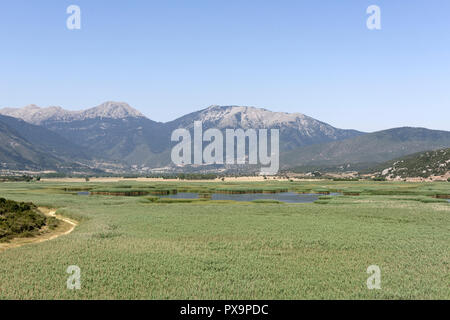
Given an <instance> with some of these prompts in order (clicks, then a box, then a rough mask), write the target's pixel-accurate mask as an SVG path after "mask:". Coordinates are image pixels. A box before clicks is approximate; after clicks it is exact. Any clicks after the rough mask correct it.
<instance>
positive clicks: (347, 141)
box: [0, 102, 450, 172]
mask: <svg viewBox="0 0 450 320" xmlns="http://www.w3.org/2000/svg"><path fill="white" fill-rule="evenodd" d="M194 121H202V123H203V128H204V129H208V128H218V129H221V130H225V129H226V128H242V129H248V128H253V129H261V128H267V129H274V128H275V129H279V130H280V151H281V157H280V161H281V166H282V167H284V168H290V167H296V166H302V165H311V164H316V165H338V164H348V163H352V164H354V163H366V162H370V163H382V162H384V161H388V160H391V159H394V158H396V157H400V156H404V155H408V154H412V153H415V152H419V151H425V150H433V149H438V148H446V147H450V132H448V131H437V130H429V129H424V128H410V127H404V128H395V129H390V130H384V131H379V132H375V133H364V132H360V131H357V130H349V129H339V128H335V127H333V126H331V125H329V124H327V123H324V122H321V121H319V120H316V119H313V118H311V117H308V116H306V115H304V114H301V113H284V112H272V111H269V110H266V109H261V108H255V107H245V106H216V105H214V106H210V107H208V108H205V109H203V110H200V111H197V112H193V113H190V114H187V115H185V116H182V117H180V118H178V119H175V120H173V121H170V122H166V123H162V122H156V121H153V120H151V119H148V118H147V117H145V116H144V115H143V114H142V113H140V112H139V111H137V110H136V109H134V108H132V107H131V106H129V105H128V104H126V103H123V102H105V103H103V104H101V105H99V106H97V107H94V108H89V109H86V110H83V111H68V110H64V109H63V108H61V107H47V108H40V107H38V106H36V105H29V106H26V107H23V108H3V109H0V152H1V154H0V162H1V169H3V170H8V169H10V170H55V171H71V172H73V171H89V170H100V169H101V170H107V171H111V170H112V171H148V170H151V169H152V168H161V167H166V169H167V168H168V169H167V170H170V166H171V161H170V151H171V148H172V146H173V145H174V144H175V143H174V142H171V141H170V137H171V132H172V131H173V130H174V129H177V128H187V129H192V128H193V124H194Z"/></svg>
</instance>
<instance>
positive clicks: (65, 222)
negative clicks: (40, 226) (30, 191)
mask: <svg viewBox="0 0 450 320" xmlns="http://www.w3.org/2000/svg"><path fill="white" fill-rule="evenodd" d="M39 211H41V212H42V213H43V214H45V215H46V216H49V217H55V218H56V219H58V220H60V221H61V222H62V223H61V225H60V226H58V228H56V230H53V231H50V232H46V233H43V234H40V235H38V236H36V237H30V238H15V239H12V240H11V241H10V242H5V243H0V252H3V251H5V250H7V249H12V248H18V247H21V246H23V245H27V244H32V243H40V242H44V241H48V240H53V239H55V238H58V237H60V236H64V235H67V234H69V233H71V232H72V231H73V230H74V229H75V227H76V226H77V225H78V223H77V222H76V221H74V220H71V219H68V218H64V217H62V216H59V215H57V214H56V210H53V209H47V208H39Z"/></svg>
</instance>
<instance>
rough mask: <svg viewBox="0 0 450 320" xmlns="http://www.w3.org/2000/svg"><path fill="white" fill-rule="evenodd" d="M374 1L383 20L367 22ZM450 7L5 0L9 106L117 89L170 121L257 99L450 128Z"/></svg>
mask: <svg viewBox="0 0 450 320" xmlns="http://www.w3.org/2000/svg"><path fill="white" fill-rule="evenodd" d="M71 4H76V5H78V6H79V7H80V8H81V30H68V29H67V27H66V19H67V18H68V16H69V15H68V14H67V13H66V9H67V7H68V6H69V5H71ZM372 4H375V5H378V6H379V7H380V8H381V27H382V29H381V30H368V29H367V27H366V19H367V17H368V15H367V14H366V9H367V7H368V6H369V5H372ZM449 17H450V1H448V0H370V1H366V0H339V1H337V0H308V1H306V0H305V1H302V0H292V1H287V0H286V1H284V0H277V1H275V0H271V1H265V0H257V1H255V0H227V1H219V0H183V1H174V0H159V1H151V0H142V1H139V0H129V1H112V0H71V1H65V0H58V1H55V0H39V1H35V0H27V1H24V0H14V1H12V0H10V1H6V0H4V1H1V2H0V107H7V106H8V107H19V106H20V107H21V106H24V105H27V104H32V103H33V104H37V105H40V106H49V105H59V106H62V107H63V108H66V109H70V110H79V109H85V108H88V107H93V106H96V105H98V104H100V103H102V102H104V101H107V100H115V101H125V102H128V103H129V104H130V105H131V106H133V107H135V108H137V109H138V110H140V111H141V112H143V113H144V114H145V115H146V116H148V117H149V118H151V119H153V120H156V121H168V120H172V119H175V118H176V117H178V116H181V115H183V114H186V113H189V112H192V111H196V110H199V109H202V108H205V107H207V106H209V105H212V104H219V105H249V106H256V107H263V108H267V109H269V110H273V111H285V112H301V113H304V114H306V115H309V116H312V117H314V118H316V119H319V120H321V121H325V122H327V123H330V124H331V125H334V126H336V127H340V128H354V129H359V130H363V131H375V130H381V129H387V128H391V127H398V126H422V127H428V128H432V129H443V130H450V125H449V123H450V121H449V119H450V18H449Z"/></svg>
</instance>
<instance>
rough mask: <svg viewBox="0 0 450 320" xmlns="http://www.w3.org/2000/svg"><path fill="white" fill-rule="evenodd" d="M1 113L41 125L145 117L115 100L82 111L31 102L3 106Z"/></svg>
mask: <svg viewBox="0 0 450 320" xmlns="http://www.w3.org/2000/svg"><path fill="white" fill-rule="evenodd" d="M0 114H2V115H5V116H10V117H14V118H19V119H22V120H24V121H26V122H29V123H32V124H36V125H41V124H42V123H44V122H46V121H63V122H70V121H75V120H85V119H92V118H111V119H122V118H140V117H144V115H143V114H142V113H140V112H139V111H137V110H136V109H134V108H132V107H130V106H129V105H128V104H127V103H125V102H113V101H108V102H105V103H103V104H101V105H99V106H97V107H94V108H90V109H87V110H81V111H68V110H64V109H63V108H61V107H47V108H41V107H38V106H37V105H34V104H31V105H27V106H25V107H23V108H3V109H0Z"/></svg>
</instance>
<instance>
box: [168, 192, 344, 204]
mask: <svg viewBox="0 0 450 320" xmlns="http://www.w3.org/2000/svg"><path fill="white" fill-rule="evenodd" d="M337 195H339V193H331V194H330V196H337ZM320 196H321V195H319V194H315V193H314V194H313V193H305V194H298V193H295V192H280V193H244V194H224V193H213V194H211V200H234V201H253V200H278V201H281V202H286V203H311V202H314V201H316V200H317V199H318V198H319V197H320ZM161 198H171V199H197V198H198V193H194V192H180V193H177V194H171V195H167V196H161Z"/></svg>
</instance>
